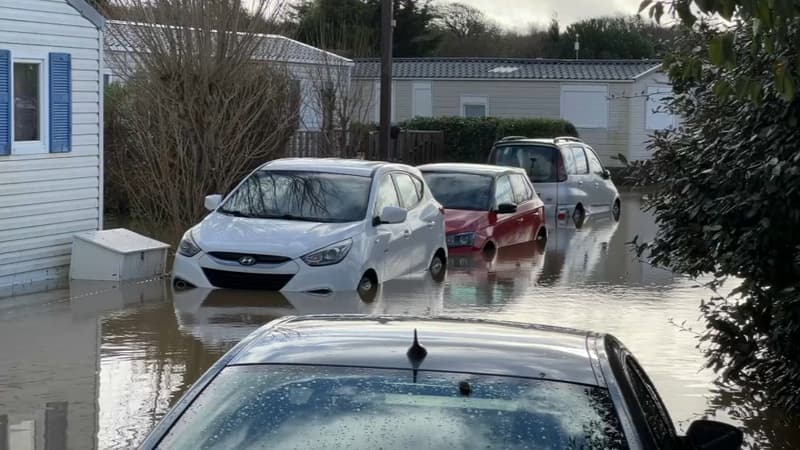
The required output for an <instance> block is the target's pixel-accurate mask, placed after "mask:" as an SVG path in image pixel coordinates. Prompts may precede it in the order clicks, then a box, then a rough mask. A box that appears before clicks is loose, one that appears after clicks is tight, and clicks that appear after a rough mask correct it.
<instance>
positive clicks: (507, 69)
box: [489, 66, 519, 73]
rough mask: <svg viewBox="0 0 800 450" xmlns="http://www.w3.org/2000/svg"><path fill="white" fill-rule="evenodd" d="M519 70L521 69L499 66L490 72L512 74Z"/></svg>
mask: <svg viewBox="0 0 800 450" xmlns="http://www.w3.org/2000/svg"><path fill="white" fill-rule="evenodd" d="M518 70H519V67H514V66H498V67H495V68H494V69H491V70H489V72H492V73H511V72H516V71H518Z"/></svg>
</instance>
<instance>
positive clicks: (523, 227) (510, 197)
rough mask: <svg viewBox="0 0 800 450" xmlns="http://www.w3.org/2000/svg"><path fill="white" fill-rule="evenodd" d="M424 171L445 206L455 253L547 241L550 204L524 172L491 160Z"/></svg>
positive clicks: (449, 242) (449, 241)
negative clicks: (490, 161)
mask: <svg viewBox="0 0 800 450" xmlns="http://www.w3.org/2000/svg"><path fill="white" fill-rule="evenodd" d="M419 170H420V171H421V172H422V176H423V177H424V178H425V181H426V182H427V184H428V186H429V187H430V189H431V192H433V196H434V197H436V200H437V201H439V203H441V204H442V206H444V208H445V227H446V233H447V246H448V247H449V248H450V251H451V252H461V251H472V250H486V251H487V253H489V254H491V253H493V252H494V250H497V249H499V248H501V247H508V246H511V245H517V244H523V243H526V242H531V241H535V240H541V239H545V238H546V237H547V229H546V227H545V223H546V220H545V213H544V203H542V200H540V199H539V196H538V195H536V191H535V190H534V188H533V186H532V185H531V183H530V181H529V180H528V177H527V175H526V173H525V171H524V170H522V169H515V168H512V167H499V166H490V165H485V164H454V163H448V164H427V165H424V166H420V167H419Z"/></svg>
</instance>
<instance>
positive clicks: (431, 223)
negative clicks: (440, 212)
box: [428, 220, 436, 228]
mask: <svg viewBox="0 0 800 450" xmlns="http://www.w3.org/2000/svg"><path fill="white" fill-rule="evenodd" d="M434 225H436V221H435V220H431V221H430V222H428V228H433V227H434Z"/></svg>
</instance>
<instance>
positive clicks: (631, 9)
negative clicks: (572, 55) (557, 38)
mask: <svg viewBox="0 0 800 450" xmlns="http://www.w3.org/2000/svg"><path fill="white" fill-rule="evenodd" d="M459 1H461V2H463V3H466V4H468V5H470V6H474V7H476V8H478V9H480V10H481V11H483V12H484V13H485V14H486V15H487V16H488V17H489V18H491V19H492V20H494V21H496V22H497V23H498V24H500V25H501V26H503V27H505V28H511V29H516V30H520V31H524V30H527V29H528V28H529V27H530V25H532V24H539V25H541V26H544V25H546V24H547V23H548V22H550V19H551V18H552V17H553V16H554V15H557V17H558V21H559V23H560V24H561V26H562V27H563V26H566V25H568V24H570V23H573V22H576V21H578V20H581V19H588V18H592V17H599V16H608V15H618V14H626V15H628V14H636V12H637V11H638V10H639V3H640V2H641V0H535V1H534V0H459Z"/></svg>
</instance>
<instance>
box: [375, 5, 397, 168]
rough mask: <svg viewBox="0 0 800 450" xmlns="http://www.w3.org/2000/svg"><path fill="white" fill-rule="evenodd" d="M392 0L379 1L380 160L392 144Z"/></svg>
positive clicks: (385, 156)
mask: <svg viewBox="0 0 800 450" xmlns="http://www.w3.org/2000/svg"><path fill="white" fill-rule="evenodd" d="M393 18H394V7H393V5H392V0H381V99H380V102H381V103H380V112H381V114H380V131H379V132H378V154H379V155H380V158H381V159H382V160H386V159H387V158H388V156H389V146H390V145H391V143H392V138H391V134H390V133H391V127H392V31H393V28H394V26H393V25H394V24H393V22H394V20H393Z"/></svg>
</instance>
